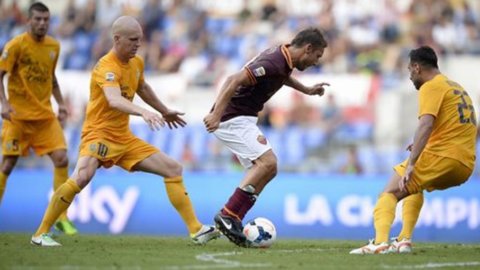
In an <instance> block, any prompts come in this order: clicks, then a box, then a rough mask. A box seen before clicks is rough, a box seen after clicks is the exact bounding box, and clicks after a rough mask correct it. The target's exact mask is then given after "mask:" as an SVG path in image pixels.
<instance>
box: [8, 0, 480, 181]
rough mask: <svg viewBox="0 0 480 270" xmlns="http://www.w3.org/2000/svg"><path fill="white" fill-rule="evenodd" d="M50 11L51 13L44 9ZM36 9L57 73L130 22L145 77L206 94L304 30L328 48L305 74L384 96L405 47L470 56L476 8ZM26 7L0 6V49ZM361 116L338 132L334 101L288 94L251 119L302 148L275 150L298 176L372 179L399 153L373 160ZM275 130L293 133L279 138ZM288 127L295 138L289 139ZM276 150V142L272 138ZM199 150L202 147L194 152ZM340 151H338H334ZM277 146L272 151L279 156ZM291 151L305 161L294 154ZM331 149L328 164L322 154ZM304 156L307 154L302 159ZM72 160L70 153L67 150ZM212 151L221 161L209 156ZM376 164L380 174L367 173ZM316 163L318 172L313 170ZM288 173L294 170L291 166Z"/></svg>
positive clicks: (419, 3) (432, 0) (94, 4)
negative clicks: (368, 80)
mask: <svg viewBox="0 0 480 270" xmlns="http://www.w3.org/2000/svg"><path fill="white" fill-rule="evenodd" d="M51 2H54V3H55V7H52V5H49V4H50V3H51ZM45 3H46V4H47V5H49V6H50V9H51V11H52V12H51V15H52V18H51V25H50V32H51V34H52V35H53V36H54V37H56V38H57V39H58V40H59V41H60V42H61V55H60V59H59V66H60V68H62V69H64V70H85V71H88V70H90V69H91V68H92V66H93V65H94V64H95V63H96V61H97V60H98V59H99V58H100V57H101V56H103V55H104V54H105V53H106V52H107V51H108V50H109V49H110V48H111V46H112V44H111V42H112V41H111V38H110V32H109V31H110V26H111V24H112V22H113V21H114V20H115V19H116V18H117V17H119V16H121V15H132V16H135V17H136V18H137V19H138V20H139V21H140V22H141V24H142V26H143V29H144V39H143V42H144V44H143V46H141V49H140V51H139V54H140V55H141V56H142V57H143V58H144V59H145V64H146V72H147V73H150V74H169V73H179V74H182V75H183V77H184V78H186V79H187V80H188V85H189V86H195V87H204V88H208V89H212V88H214V87H215V86H218V82H219V81H220V80H221V79H222V78H223V77H224V76H225V75H226V74H230V73H232V72H234V71H236V70H239V69H240V68H241V67H242V66H243V65H244V64H245V63H246V62H247V61H248V60H249V59H251V58H252V57H254V56H255V55H256V54H258V53H259V52H260V51H262V50H263V49H266V48H267V47H270V46H273V45H276V44H280V43H288V42H289V41H290V40H291V38H292V37H293V36H294V34H295V33H296V32H297V31H298V30H300V29H302V28H304V27H308V26H312V25H313V26H317V27H320V28H321V29H322V30H323V31H324V33H325V35H326V37H327V40H328V43H329V45H328V49H327V50H326V51H325V55H324V57H323V58H322V64H321V65H320V66H318V67H315V68H312V69H309V70H307V71H306V72H307V73H324V74H328V73H368V74H372V75H373V76H376V77H380V78H382V79H381V85H379V86H378V88H379V89H388V88H389V87H394V86H395V85H396V83H398V82H400V81H401V80H402V79H404V78H405V77H406V76H407V69H406V66H407V65H406V62H405V61H406V59H408V58H407V53H408V51H409V50H410V49H412V48H413V47H415V46H418V45H423V44H428V45H430V46H433V47H434V48H435V49H436V51H437V52H439V53H440V54H443V55H446V54H472V55H473V54H478V55H480V22H479V20H480V18H479V15H480V1H476V0H375V1H371V0H260V1H259V0H229V1H213V0H99V1H95V0H66V1H61V2H60V3H61V4H60V3H59V1H50V2H49V1H48V0H46V1H45ZM28 5H29V3H24V5H20V4H19V1H15V0H12V1H6V0H0V49H2V48H3V46H4V44H5V43H6V42H7V41H8V40H9V39H10V38H12V37H13V36H14V35H17V34H19V33H21V32H23V31H24V30H25V29H24V26H25V23H26V20H27V12H26V8H27V7H28ZM59 6H61V7H60V8H56V7H59ZM66 98H67V101H69V102H72V101H71V100H69V99H68V98H69V97H68V96H67V97H66ZM72 106H73V105H72ZM368 108H371V104H365V108H364V109H367V110H364V111H363V112H361V111H358V110H351V111H350V115H352V116H354V117H358V115H360V114H362V113H363V114H365V111H366V112H367V114H369V116H368V117H367V118H368V121H367V122H365V121H364V122H360V123H355V126H354V125H347V124H349V123H348V121H349V120H348V111H347V110H346V109H345V108H340V107H339V106H338V104H337V102H336V100H335V97H334V96H332V95H330V96H327V102H326V105H325V106H323V107H322V108H321V110H318V109H316V108H314V107H312V106H310V105H308V104H307V103H305V100H304V97H303V96H301V95H298V96H294V98H293V100H292V108H290V110H289V111H288V112H280V113H279V111H278V110H276V109H277V108H270V107H268V106H267V107H266V108H265V110H264V111H263V112H262V114H261V115H260V124H261V125H262V126H263V127H264V128H265V129H267V130H268V129H276V130H280V133H281V134H280V135H278V134H277V135H278V136H277V137H278V138H280V137H281V136H288V138H297V139H298V141H299V143H300V142H301V143H302V146H298V145H296V144H295V141H292V142H291V143H290V145H287V146H285V148H286V149H287V150H286V151H285V157H284V158H283V160H285V162H284V163H283V164H288V161H289V160H290V159H292V160H295V157H296V155H297V157H298V160H299V161H300V162H302V163H303V164H304V165H305V166H307V167H308V160H307V161H306V162H305V160H306V158H307V157H310V156H313V157H314V158H313V159H310V160H311V162H312V164H313V165H311V166H310V167H308V168H306V169H305V170H306V171H309V170H312V169H311V168H317V170H319V171H322V170H323V169H324V168H333V170H335V171H338V172H344V173H363V172H382V171H384V170H387V169H389V168H390V165H391V164H390V163H391V162H390V163H389V162H387V161H390V160H392V162H398V161H400V158H399V153H398V151H397V150H398V149H395V150H393V151H387V152H388V153H387V154H386V156H388V157H387V158H386V157H385V156H382V155H379V154H378V153H373V152H374V151H373V150H372V148H371V147H372V145H371V144H368V142H371V140H372V136H373V135H372V130H373V125H374V123H373V117H372V115H371V112H368ZM354 109H355V108H354ZM370 110H371V109H370ZM312 123H316V124H314V125H312ZM285 126H289V127H293V129H289V130H284V129H283V128H284V127H285ZM297 127H299V128H300V129H301V132H300V133H298V134H297V133H295V132H297V129H295V128H297ZM318 130H320V131H321V133H318V132H317V131H318ZM192 132H193V133H194V132H195V131H192ZM282 132H283V133H282ZM189 136H190V135H186V138H190V137H189ZM295 136H297V137H295ZM356 136H358V137H356ZM267 137H268V136H267ZM269 138H270V137H269ZM274 138H275V137H273V138H272V140H274ZM281 138H283V137H281ZM285 138H287V137H285ZM309 138H311V139H309ZM278 142H279V143H280V144H282V143H284V141H282V139H278ZM365 143H367V144H365ZM199 144H200V145H201V147H205V144H204V143H202V142H201V143H199ZM340 144H341V145H342V146H343V148H341V149H342V151H339V150H338V149H340V148H338V146H339V145H340ZM184 145H185V146H182V147H184V148H183V149H182V150H181V154H179V156H178V157H179V158H181V159H182V160H183V161H184V162H185V163H186V164H189V163H191V167H198V164H195V162H196V161H195V153H196V151H197V150H195V149H196V147H195V146H192V145H191V143H190V142H189V143H185V144H184ZM282 146H284V145H280V147H276V150H277V151H280V149H279V148H282ZM297 146H298V147H297ZM190 147H193V149H194V150H192V149H191V148H190ZM215 147H216V146H213V148H215ZM299 147H303V149H306V150H307V152H301V153H298V149H297V148H299ZM332 147H334V148H335V151H334V152H335V153H336V154H337V155H336V156H331V155H330V153H332V151H329V150H330V149H331V148H332ZM199 149H200V148H199ZM288 149H290V150H288ZM309 149H310V150H311V149H313V150H314V151H316V154H314V155H312V153H311V151H310V150H309ZM401 150H402V151H403V149H401ZM72 151H73V153H76V149H72ZM172 151H173V150H172ZM202 151H203V150H202ZM215 151H217V152H221V150H218V149H217V150H211V152H213V153H214V152H215ZM309 151H310V152H309ZM197 152H198V151H197ZM390 152H391V153H390ZM318 153H322V154H323V156H322V155H319V154H318ZM339 153H340V154H339ZM402 153H403V152H402ZM169 154H172V153H169ZM211 156H213V157H214V156H215V155H214V154H213V155H211ZM339 156H340V157H339ZM197 159H199V158H197ZM200 159H201V158H200ZM319 159H320V161H319ZM72 160H74V159H73V158H72ZM221 160H225V158H224V157H223V158H221ZM227 160H229V158H228V157H227ZM360 160H361V162H360ZM214 161H215V160H214ZM381 162H385V163H386V166H384V167H382V168H381V169H379V168H378V167H372V164H375V165H378V164H379V163H381ZM217 163H218V160H217ZM233 164H235V162H234V160H233ZM281 164H282V158H281ZM318 164H323V165H324V167H323V168H320V169H318V166H319V165H318ZM332 164H333V165H332ZM291 167H292V168H293V169H298V168H299V167H298V164H297V163H292V164H291ZM284 168H285V167H284Z"/></svg>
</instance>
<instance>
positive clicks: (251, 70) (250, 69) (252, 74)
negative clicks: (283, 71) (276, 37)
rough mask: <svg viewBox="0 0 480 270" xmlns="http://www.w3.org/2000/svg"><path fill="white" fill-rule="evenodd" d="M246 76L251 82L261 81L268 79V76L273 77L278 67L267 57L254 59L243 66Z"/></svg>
mask: <svg viewBox="0 0 480 270" xmlns="http://www.w3.org/2000/svg"><path fill="white" fill-rule="evenodd" d="M245 69H246V70H247V73H248V77H249V78H250V80H251V81H252V83H254V84H257V83H261V82H263V81H264V80H268V78H269V77H275V76H277V75H278V73H279V69H278V67H277V66H275V64H274V63H273V62H272V61H269V60H267V59H262V60H254V61H252V62H250V63H248V64H247V65H246V66H245Z"/></svg>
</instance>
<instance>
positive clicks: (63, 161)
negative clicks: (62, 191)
mask: <svg viewBox="0 0 480 270" xmlns="http://www.w3.org/2000/svg"><path fill="white" fill-rule="evenodd" d="M53 163H54V166H55V167H57V168H62V167H67V166H68V157H67V155H63V156H60V157H58V158H57V159H55V160H54V161H53Z"/></svg>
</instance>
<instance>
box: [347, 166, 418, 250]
mask: <svg viewBox="0 0 480 270" xmlns="http://www.w3.org/2000/svg"><path fill="white" fill-rule="evenodd" d="M401 180H402V177H401V176H400V175H398V174H397V173H395V174H394V175H393V176H392V177H391V178H390V181H389V182H388V183H387V185H386V186H385V188H384V190H383V193H382V194H380V196H379V198H378V200H377V203H376V205H375V209H374V212H373V220H374V226H375V239H374V240H371V241H370V242H369V243H368V244H367V245H365V246H363V247H360V248H357V249H354V250H352V251H350V254H385V253H388V249H389V244H388V240H389V234H390V228H391V226H392V223H393V220H394V219H395V208H396V206H397V203H398V201H399V200H401V199H403V198H405V197H406V196H408V195H409V194H408V191H401V190H400V187H399V183H400V181H401Z"/></svg>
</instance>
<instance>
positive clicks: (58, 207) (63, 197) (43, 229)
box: [35, 179, 80, 236]
mask: <svg viewBox="0 0 480 270" xmlns="http://www.w3.org/2000/svg"><path fill="white" fill-rule="evenodd" d="M79 192H80V187H79V186H78V185H77V183H75V181H73V180H71V179H68V180H67V181H66V182H65V183H64V184H63V185H61V186H60V187H59V188H58V189H57V190H56V191H55V192H54V193H53V196H52V199H51V200H50V203H49V204H48V207H47V210H46V211H45V215H44V216H43V219H42V223H41V224H40V227H38V230H37V232H35V236H39V235H41V234H42V233H48V232H49V231H50V227H52V225H53V223H54V222H55V220H57V219H58V217H59V216H60V214H61V213H62V212H64V211H65V210H66V209H67V208H68V206H70V204H71V203H72V201H73V198H75V195H76V194H77V193H79Z"/></svg>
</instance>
